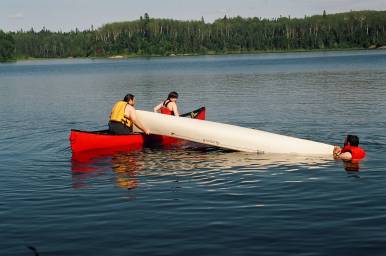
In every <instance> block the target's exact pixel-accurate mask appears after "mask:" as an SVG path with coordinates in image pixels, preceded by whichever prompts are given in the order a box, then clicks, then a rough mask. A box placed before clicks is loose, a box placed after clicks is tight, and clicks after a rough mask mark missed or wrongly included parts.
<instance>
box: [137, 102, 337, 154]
mask: <svg viewBox="0 0 386 256" xmlns="http://www.w3.org/2000/svg"><path fill="white" fill-rule="evenodd" d="M137 114H138V116H139V118H140V119H141V121H142V123H143V124H144V125H145V126H146V127H148V128H149V129H150V131H151V132H152V133H153V134H158V135H167V136H171V137H175V138H179V139H185V140H190V141H194V142H198V143H203V144H207V145H212V146H217V147H222V148H227V149H233V150H238V151H244V152H258V153H283V154H301V155H310V154H312V155H332V151H333V146H332V145H328V144H324V143H319V142H314V141H310V140H305V139H298V138H294V137H289V136H284V135H278V134H274V133H269V132H264V131H259V130H255V129H249V128H244V127H239V126H235V125H229V124H222V123H216V122H210V121H204V120H195V119H191V118H182V117H175V116H169V115H162V114H158V113H153V112H148V111H141V110H137Z"/></svg>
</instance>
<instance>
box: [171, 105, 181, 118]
mask: <svg viewBox="0 0 386 256" xmlns="http://www.w3.org/2000/svg"><path fill="white" fill-rule="evenodd" d="M172 111H173V112H174V115H175V116H180V114H179V113H178V109H177V104H176V103H174V102H173V104H172Z"/></svg>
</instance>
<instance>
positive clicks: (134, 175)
mask: <svg viewBox="0 0 386 256" xmlns="http://www.w3.org/2000/svg"><path fill="white" fill-rule="evenodd" d="M333 163H334V161H333V160H332V158H331V157H328V156H320V157H318V156H300V155H288V154H283V155H282V154H255V153H245V152H234V151H229V150H223V149H217V148H213V147H207V146H205V145H199V144H193V143H192V144H184V145H176V146H168V147H161V148H145V149H143V150H141V149H138V150H135V151H128V152H127V151H125V150H123V149H107V150H100V151H91V152H83V153H77V154H74V155H73V156H72V178H73V187H74V188H83V187H88V186H87V183H88V182H90V181H92V180H93V179H95V178H96V177H98V176H99V175H109V172H110V171H113V173H114V180H115V184H116V185H117V186H118V187H120V188H125V189H134V188H136V187H137V186H138V185H139V184H138V183H139V182H138V176H140V177H146V176H158V177H162V176H170V175H175V176H184V177H186V176H192V177H194V176H196V175H197V174H198V173H201V174H202V173H206V174H210V173H213V172H223V173H227V174H233V173H234V174H236V173H237V174H246V175H248V174H249V173H253V172H267V171H268V170H272V169H279V170H282V171H283V172H295V171H298V170H315V169H322V168H326V167H329V166H331V165H332V164H333ZM345 168H346V167H345ZM351 168H353V167H351ZM196 181H197V182H198V183H200V179H196Z"/></svg>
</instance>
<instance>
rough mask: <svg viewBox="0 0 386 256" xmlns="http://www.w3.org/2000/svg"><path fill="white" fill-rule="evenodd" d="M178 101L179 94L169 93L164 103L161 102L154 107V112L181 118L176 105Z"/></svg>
mask: <svg viewBox="0 0 386 256" xmlns="http://www.w3.org/2000/svg"><path fill="white" fill-rule="evenodd" d="M177 99H178V93H176V92H171V93H169V95H168V98H167V99H166V100H165V101H164V102H161V103H160V104H159V105H157V106H155V107H154V112H159V113H162V114H166V115H174V116H179V113H178V109H177V103H176V102H177Z"/></svg>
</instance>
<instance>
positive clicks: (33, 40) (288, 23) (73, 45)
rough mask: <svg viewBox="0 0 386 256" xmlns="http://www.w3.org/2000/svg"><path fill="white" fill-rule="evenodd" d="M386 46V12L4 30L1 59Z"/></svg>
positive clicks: (143, 19)
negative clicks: (87, 27) (65, 28)
mask: <svg viewBox="0 0 386 256" xmlns="http://www.w3.org/2000/svg"><path fill="white" fill-rule="evenodd" d="M385 45H386V11H352V12H347V13H338V14H326V12H323V14H322V15H315V16H310V17H308V16H305V17H304V18H291V17H279V18H275V19H265V18H264V19H263V18H258V17H254V18H242V17H232V18H228V17H226V16H224V17H223V18H221V19H217V20H215V21H214V22H213V23H206V22H205V21H204V18H202V19H201V20H197V21H179V20H172V19H154V18H150V17H149V15H148V14H145V15H144V16H143V17H142V16H141V17H140V19H139V20H135V21H128V22H115V23H110V24H106V25H104V26H102V27H100V28H98V29H94V28H91V29H87V30H84V31H79V30H78V29H76V30H74V31H71V32H52V31H49V30H47V29H45V28H43V29H42V30H40V31H34V30H33V29H31V30H29V31H17V32H7V33H5V32H3V31H1V30H0V61H7V60H14V59H21V58H30V57H32V58H66V57H106V56H112V55H124V56H130V55H139V56H152V55H161V56H168V55H179V54H221V53H234V52H256V51H288V50H312V49H347V48H369V47H370V48H371V47H372V48H375V47H379V46H385Z"/></svg>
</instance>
